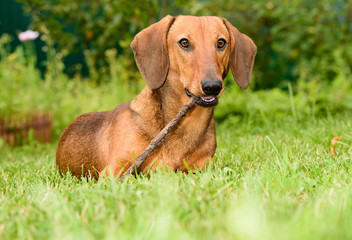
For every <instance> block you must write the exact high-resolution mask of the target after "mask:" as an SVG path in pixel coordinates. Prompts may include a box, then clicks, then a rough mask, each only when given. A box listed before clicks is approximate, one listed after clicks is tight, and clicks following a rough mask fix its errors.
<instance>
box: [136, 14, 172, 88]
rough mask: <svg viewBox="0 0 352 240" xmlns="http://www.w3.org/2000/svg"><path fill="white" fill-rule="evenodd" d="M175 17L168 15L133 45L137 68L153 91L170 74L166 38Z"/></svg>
mask: <svg viewBox="0 0 352 240" xmlns="http://www.w3.org/2000/svg"><path fill="white" fill-rule="evenodd" d="M173 22H174V17H172V16H170V15H168V16H166V17H164V18H163V19H161V20H160V21H159V22H157V23H154V24H152V25H151V26H149V27H147V28H146V29H144V30H142V31H141V32H139V33H138V34H137V35H136V36H135V37H134V39H133V41H132V43H131V48H132V51H133V53H134V58H135V60H136V63H137V67H138V69H139V71H140V72H141V74H142V77H143V78H144V80H145V81H146V83H147V85H148V86H149V87H150V88H151V89H157V88H160V87H161V86H162V85H163V84H164V82H165V80H166V77H167V74H168V72H169V66H170V62H169V54H168V52H167V48H166V37H167V33H168V31H169V28H170V26H171V24H172V23H173Z"/></svg>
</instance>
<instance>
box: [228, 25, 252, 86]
mask: <svg viewBox="0 0 352 240" xmlns="http://www.w3.org/2000/svg"><path fill="white" fill-rule="evenodd" d="M223 21H224V23H225V25H226V27H227V29H228V31H229V33H230V47H231V53H230V68H231V71H232V75H233V77H234V78H235V80H236V83H237V85H238V86H239V87H240V88H242V89H246V88H247V87H248V85H249V81H250V79H251V73H252V69H253V64H254V57H255V55H256V53H257V47H256V46H255V44H254V42H253V41H252V39H250V38H249V37H248V36H246V35H244V34H242V33H240V32H239V31H238V30H237V28H235V27H234V26H232V24H231V23H229V22H228V21H227V20H226V19H224V18H223Z"/></svg>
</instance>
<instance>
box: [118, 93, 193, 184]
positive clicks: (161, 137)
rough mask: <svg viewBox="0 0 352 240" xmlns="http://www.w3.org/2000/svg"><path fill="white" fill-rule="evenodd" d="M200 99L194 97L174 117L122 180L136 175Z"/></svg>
mask: <svg viewBox="0 0 352 240" xmlns="http://www.w3.org/2000/svg"><path fill="white" fill-rule="evenodd" d="M197 100H198V97H196V96H192V97H191V99H190V100H189V101H188V102H187V103H186V104H185V105H184V106H183V107H182V108H181V110H180V111H179V112H178V113H177V115H176V117H174V118H173V119H172V120H171V121H170V122H169V123H168V124H167V125H166V126H165V127H164V128H163V130H161V132H160V133H159V134H158V135H157V136H156V137H155V138H154V139H153V140H152V141H151V142H150V144H149V146H148V147H147V148H146V149H145V150H144V151H143V152H142V154H141V155H139V156H138V157H137V159H136V161H135V162H134V163H133V164H132V166H131V167H129V168H128V169H127V171H126V172H125V173H124V174H123V175H122V177H121V178H120V180H122V179H124V178H125V177H126V176H127V175H130V174H131V175H133V176H135V175H136V170H137V169H138V168H139V167H140V166H142V164H143V163H144V162H145V160H146V159H147V158H148V157H149V155H150V154H151V153H152V152H153V151H154V149H155V148H156V147H157V146H159V145H160V143H162V142H163V141H164V140H165V137H166V136H167V135H169V134H170V132H171V130H172V128H173V127H174V126H175V125H176V124H177V123H178V122H179V121H180V120H181V118H183V117H184V116H186V114H187V112H188V111H189V110H190V109H191V108H192V107H193V106H194V104H195V103H196V101H197Z"/></svg>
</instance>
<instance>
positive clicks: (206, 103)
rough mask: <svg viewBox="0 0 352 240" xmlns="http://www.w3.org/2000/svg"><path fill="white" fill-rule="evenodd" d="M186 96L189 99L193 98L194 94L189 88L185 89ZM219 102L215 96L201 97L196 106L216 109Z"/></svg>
mask: <svg viewBox="0 0 352 240" xmlns="http://www.w3.org/2000/svg"><path fill="white" fill-rule="evenodd" d="M185 91H186V94H187V96H188V97H192V96H193V94H192V93H190V92H189V90H188V89H187V88H185ZM218 103H219V100H218V99H217V98H216V97H215V96H203V97H199V99H198V100H197V101H196V104H197V105H199V106H201V107H215V106H216V105H218Z"/></svg>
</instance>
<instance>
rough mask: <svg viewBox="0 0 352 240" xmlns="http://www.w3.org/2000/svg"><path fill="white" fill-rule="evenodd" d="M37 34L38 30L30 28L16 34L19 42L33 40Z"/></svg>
mask: <svg viewBox="0 0 352 240" xmlns="http://www.w3.org/2000/svg"><path fill="white" fill-rule="evenodd" d="M38 36H39V32H37V31H32V30H27V31H25V32H21V33H20V34H18V39H19V40H20V41H21V42H26V41H29V40H34V39H36V38H37V37H38Z"/></svg>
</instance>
